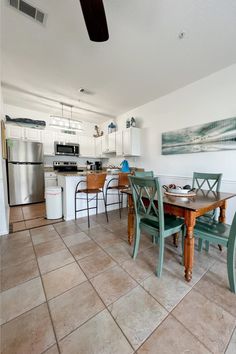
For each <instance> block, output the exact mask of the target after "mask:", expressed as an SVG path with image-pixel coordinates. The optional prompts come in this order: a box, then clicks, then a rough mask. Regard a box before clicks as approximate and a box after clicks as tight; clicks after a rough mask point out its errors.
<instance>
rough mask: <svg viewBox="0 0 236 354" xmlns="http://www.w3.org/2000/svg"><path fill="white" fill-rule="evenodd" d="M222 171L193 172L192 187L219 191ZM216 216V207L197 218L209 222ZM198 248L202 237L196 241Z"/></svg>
mask: <svg viewBox="0 0 236 354" xmlns="http://www.w3.org/2000/svg"><path fill="white" fill-rule="evenodd" d="M221 179H222V173H201V172H194V173H193V183H192V188H196V189H204V190H207V191H209V192H219V190H220V185H221ZM215 217H216V209H214V210H212V211H210V212H208V213H206V214H204V215H203V216H200V217H199V218H198V220H201V221H202V222H206V223H208V222H211V221H212V220H213V219H215ZM205 245H206V251H207V252H208V251H209V242H208V241H207V240H206V242H205ZM198 250H199V251H201V250H202V239H199V241H198Z"/></svg>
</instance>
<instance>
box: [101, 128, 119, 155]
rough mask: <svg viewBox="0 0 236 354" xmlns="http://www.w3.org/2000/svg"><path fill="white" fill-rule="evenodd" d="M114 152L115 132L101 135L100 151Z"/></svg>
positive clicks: (105, 152)
mask: <svg viewBox="0 0 236 354" xmlns="http://www.w3.org/2000/svg"><path fill="white" fill-rule="evenodd" d="M112 152H116V132H114V133H110V134H106V135H103V136H102V153H103V154H109V153H112Z"/></svg>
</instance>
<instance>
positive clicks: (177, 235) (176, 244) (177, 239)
mask: <svg viewBox="0 0 236 354" xmlns="http://www.w3.org/2000/svg"><path fill="white" fill-rule="evenodd" d="M178 241H179V233H178V232H176V233H175V234H174V235H173V244H174V246H175V247H178Z"/></svg>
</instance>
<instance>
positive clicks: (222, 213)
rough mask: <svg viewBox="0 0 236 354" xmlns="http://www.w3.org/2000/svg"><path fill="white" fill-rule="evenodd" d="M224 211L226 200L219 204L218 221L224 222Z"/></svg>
mask: <svg viewBox="0 0 236 354" xmlns="http://www.w3.org/2000/svg"><path fill="white" fill-rule="evenodd" d="M225 211H226V200H225V201H224V202H223V203H222V205H221V206H220V215H219V222H224V223H225V222H226V216H225Z"/></svg>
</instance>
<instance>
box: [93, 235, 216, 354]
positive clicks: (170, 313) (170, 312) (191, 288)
mask: <svg viewBox="0 0 236 354" xmlns="http://www.w3.org/2000/svg"><path fill="white" fill-rule="evenodd" d="M95 242H96V241H95ZM103 250H104V251H105V249H103ZM143 252H145V251H143ZM105 253H106V254H108V253H107V252H106V251H105ZM108 255H109V254H108ZM109 256H110V255H109ZM110 257H112V256H110ZM113 260H115V259H114V258H113ZM124 262H125V261H124ZM124 262H123V263H124ZM215 262H216V261H214V263H213V264H212V265H211V266H210V267H209V268H208V269H206V271H205V272H204V273H203V275H202V276H201V278H199V280H198V281H197V282H196V283H195V284H194V285H193V286H192V287H191V286H189V288H190V290H189V291H188V292H187V293H186V294H185V295H184V296H183V297H182V299H181V300H180V301H179V302H178V303H177V304H176V305H175V306H174V307H173V309H171V311H168V310H167V309H166V308H165V307H164V306H163V305H162V304H161V303H160V302H159V301H158V300H157V299H155V298H154V297H153V296H152V294H151V293H149V292H148V291H147V290H146V289H145V288H144V287H143V286H142V284H140V283H138V284H139V285H140V286H141V287H142V288H143V290H144V291H145V292H147V293H148V294H149V295H150V296H151V297H152V298H153V299H154V300H155V301H156V302H157V303H158V304H159V305H160V306H162V307H163V308H164V309H165V310H166V311H167V313H168V314H167V316H166V317H165V318H164V319H163V321H161V322H160V324H159V325H158V326H157V327H156V328H155V329H154V330H153V331H152V333H151V334H150V335H149V336H148V337H147V338H146V339H145V341H144V342H143V343H142V344H141V345H140V346H139V347H138V348H137V350H139V349H140V347H141V346H142V345H143V344H144V343H145V342H146V341H147V340H148V339H149V337H150V336H151V335H152V334H153V333H154V332H155V331H156V329H157V328H158V327H159V326H160V325H161V324H162V323H163V322H164V321H165V320H166V319H167V317H168V316H169V315H172V316H174V315H173V314H172V312H173V311H174V309H175V308H176V307H177V306H178V305H179V304H180V303H181V302H182V301H183V300H184V298H185V297H186V296H187V295H188V294H189V293H190V292H191V291H192V290H193V288H194V287H195V285H196V284H197V283H198V282H199V281H200V280H201V279H202V277H203V276H204V275H205V274H206V273H207V272H208V271H209V269H210V268H211V267H212V266H213V265H214V264H215ZM118 265H119V266H120V267H121V268H122V269H123V270H124V271H125V272H126V273H127V274H128V275H129V276H130V277H131V278H132V279H133V280H135V279H134V278H133V277H132V275H130V274H129V273H128V272H127V271H126V269H124V268H123V267H122V264H119V263H118ZM170 273H171V274H173V275H175V276H176V274H175V273H174V272H171V271H170ZM152 275H153V274H151V275H149V276H148V277H147V278H149V277H151V276H152ZM147 278H145V279H147ZM135 281H136V280H135ZM132 290H133V289H131V290H130V291H132ZM194 290H195V291H196V289H194ZM119 299H120V298H119ZM119 299H117V300H116V301H118V300H119ZM116 301H114V302H113V303H112V304H114V303H115V302H116ZM109 306H110V305H109ZM174 318H176V317H175V316H174ZM178 322H180V321H179V320H178ZM180 323H181V322H180ZM181 324H182V323H181ZM182 325H183V324H182ZM183 326H184V325H183ZM184 328H186V327H185V326H184ZM186 329H187V328H186ZM188 332H190V333H191V334H192V335H193V336H194V337H195V338H196V339H197V340H198V341H199V342H200V343H202V342H201V341H200V340H199V339H198V338H197V337H196V336H195V334H194V333H192V332H191V331H190V330H189V329H188ZM202 344H203V345H204V347H205V348H206V349H207V350H209V349H208V348H207V347H206V346H205V344H204V343H202ZM137 350H136V351H137ZM136 351H135V352H136ZM209 351H211V350H209Z"/></svg>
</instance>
